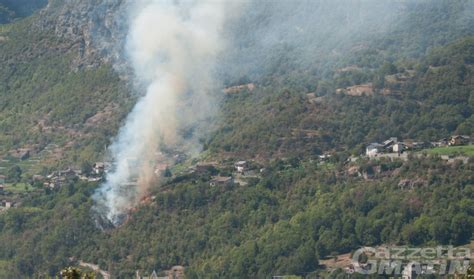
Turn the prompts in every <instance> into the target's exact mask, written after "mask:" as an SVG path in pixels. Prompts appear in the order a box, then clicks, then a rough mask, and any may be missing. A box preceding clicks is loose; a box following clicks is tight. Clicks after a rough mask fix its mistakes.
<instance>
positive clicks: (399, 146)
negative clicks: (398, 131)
mask: <svg viewBox="0 0 474 279" xmlns="http://www.w3.org/2000/svg"><path fill="white" fill-rule="evenodd" d="M470 143H471V139H470V137H469V136H464V135H454V136H451V137H450V138H443V139H441V140H439V141H435V142H417V141H408V140H407V141H399V140H398V138H396V137H391V138H389V139H387V140H386V141H384V142H383V143H378V142H373V143H370V144H369V145H367V147H366V149H365V155H366V156H367V157H377V156H379V155H380V154H383V153H395V154H398V155H400V154H402V153H403V152H405V151H407V150H421V149H425V148H432V147H442V146H459V145H466V144H470Z"/></svg>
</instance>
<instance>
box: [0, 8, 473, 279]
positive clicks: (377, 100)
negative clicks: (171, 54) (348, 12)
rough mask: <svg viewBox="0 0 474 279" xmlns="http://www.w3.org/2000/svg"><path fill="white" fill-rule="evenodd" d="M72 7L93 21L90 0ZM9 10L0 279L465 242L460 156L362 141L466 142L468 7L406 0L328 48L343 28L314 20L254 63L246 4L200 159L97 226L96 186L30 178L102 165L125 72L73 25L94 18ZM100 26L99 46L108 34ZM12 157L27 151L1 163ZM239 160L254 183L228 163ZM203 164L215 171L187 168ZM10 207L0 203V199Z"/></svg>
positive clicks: (465, 174)
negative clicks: (306, 32) (378, 154)
mask: <svg viewBox="0 0 474 279" xmlns="http://www.w3.org/2000/svg"><path fill="white" fill-rule="evenodd" d="M81 1H82V0H81ZM81 1H79V2H80V3H81V4H83V5H81V7H80V9H82V10H81V11H84V14H86V15H89V14H88V12H90V11H92V10H94V9H93V6H94V4H95V2H96V1H85V0H84V1H83V2H81ZM66 2H68V1H66ZM97 2H101V1H97ZM105 2H107V3H106V4H107V5H111V4H110V3H112V2H113V1H105ZM105 2H101V3H105ZM118 2H120V1H118ZM118 2H117V3H118ZM402 2H403V1H402ZM12 3H17V2H15V1H1V0H0V159H2V164H1V165H0V175H6V182H5V183H6V185H7V186H8V187H7V188H6V190H7V191H5V192H8V190H9V189H13V190H10V192H13V194H14V196H15V199H16V200H15V201H16V202H17V204H18V206H16V207H13V208H10V209H8V210H5V211H0V278H30V277H39V278H47V277H49V276H57V275H58V273H59V271H60V270H61V269H63V268H65V267H67V266H78V265H79V263H81V262H82V261H84V262H88V263H94V264H97V265H99V267H100V268H101V269H102V270H106V271H108V272H110V273H111V275H112V278H131V277H133V276H135V274H136V271H137V270H138V271H140V272H141V274H142V275H143V276H148V275H150V274H151V272H152V271H153V270H156V271H158V273H160V274H164V271H166V270H169V269H170V268H171V267H173V266H176V265H180V266H183V267H184V268H185V275H186V278H271V276H274V275H295V276H301V278H316V277H317V276H333V277H334V278H336V276H337V274H336V273H334V274H332V275H328V273H327V270H326V269H325V267H324V266H322V265H320V263H321V260H323V259H327V258H328V257H334V256H336V255H339V254H342V253H350V252H352V251H354V250H355V249H357V248H358V247H361V246H376V245H410V246H413V247H421V246H427V245H430V246H435V245H454V246H459V245H466V244H468V243H470V242H471V241H472V239H473V231H474V226H473V224H474V187H473V185H474V177H473V175H472V173H473V172H474V159H473V157H472V155H470V153H469V151H468V152H465V153H460V152H458V151H456V152H453V153H452V154H450V156H448V158H442V157H441V156H438V155H436V154H437V153H436V152H428V151H426V150H417V151H416V152H412V153H410V154H409V155H407V156H406V157H404V158H400V154H398V158H397V157H395V158H394V159H390V158H376V159H372V158H367V157H366V156H364V155H365V148H366V145H367V144H368V143H371V142H376V141H377V142H382V141H384V140H385V139H387V138H390V137H398V138H399V139H408V140H411V141H414V142H432V141H438V140H440V139H443V138H449V137H450V136H452V135H465V136H470V137H471V139H472V138H473V136H474V116H473V112H474V37H473V36H474V16H473V15H472V14H469V13H467V12H466V11H471V10H472V2H471V1H447V0H446V1H441V0H436V1H406V3H404V4H403V5H402V6H401V7H402V8H400V9H399V10H397V13H395V14H391V15H392V16H391V17H390V23H391V24H390V25H388V26H383V27H384V28H383V31H380V32H376V33H373V34H372V33H371V32H370V34H369V35H364V36H356V35H354V36H349V37H347V38H344V40H341V41H338V40H336V39H337V38H338V37H330V35H328V34H331V32H330V31H334V30H336V29H337V27H338V26H339V25H338V26H335V27H334V30H329V31H328V30H322V31H317V29H318V28H317V27H318V26H315V27H314V30H313V29H310V31H311V32H315V33H314V37H311V40H309V43H308V42H306V43H305V45H304V46H305V48H299V47H297V46H295V45H292V44H291V42H283V43H281V45H277V46H276V47H274V48H272V49H271V50H272V51H271V52H270V51H269V52H265V53H264V54H262V53H263V52H264V51H266V50H269V48H266V47H267V46H266V45H265V46H258V45H257V47H261V49H258V50H259V52H257V49H256V48H257V47H256V48H252V47H255V45H253V43H254V42H253V40H257V39H256V37H257V36H255V34H252V33H251V32H248V34H246V33H245V32H241V31H242V30H251V29H249V28H247V27H248V26H254V25H255V26H259V27H261V28H262V29H261V30H265V24H269V22H270V23H271V19H269V18H263V19H262V18H258V17H257V18H255V17H252V16H255V15H259V12H261V11H260V10H255V11H254V13H250V14H247V15H245V16H247V17H245V16H244V17H243V18H244V20H242V21H243V22H244V23H243V25H242V26H237V27H235V26H234V27H232V28H235V30H237V34H241V35H242V36H248V37H245V40H243V43H242V44H236V45H235V49H234V51H233V52H232V53H229V57H228V58H227V57H226V58H225V59H223V61H224V60H225V63H226V64H225V65H226V66H228V67H232V64H228V63H232V62H235V63H236V66H235V67H234V68H231V69H229V72H226V73H224V74H222V79H223V80H222V83H223V84H224V85H225V87H226V88H221V89H219V91H218V92H214V94H215V95H218V96H219V99H218V112H217V113H216V115H215V116H214V117H213V118H212V119H211V120H210V121H211V122H212V123H211V124H212V125H211V126H212V129H211V132H210V133H208V134H206V135H205V136H204V137H203V138H201V139H200V142H201V143H202V148H203V150H202V152H201V153H200V154H199V155H197V156H195V157H185V159H183V160H180V161H179V162H178V163H177V164H176V165H170V166H168V165H167V166H166V168H164V169H163V170H161V171H162V173H163V175H162V179H160V180H159V181H158V182H156V183H155V185H153V188H152V191H151V193H149V194H148V195H147V196H146V198H145V199H143V200H142V201H141V203H140V205H139V206H137V207H136V208H133V209H132V210H131V212H130V214H129V216H128V217H127V220H126V222H125V223H124V224H123V225H122V226H120V227H117V228H109V227H104V226H103V224H100V222H99V221H98V219H97V218H96V216H95V215H94V214H95V213H94V212H93V211H92V209H91V208H92V207H93V201H92V198H91V196H92V195H93V194H94V191H95V189H97V187H98V186H99V182H97V181H96V180H90V181H89V182H87V181H83V180H79V178H78V177H76V176H75V177H73V178H70V179H69V178H68V179H67V180H66V181H65V182H62V184H61V185H62V186H61V187H49V186H48V185H46V186H45V185H43V184H42V183H39V182H37V181H35V180H34V179H33V176H34V175H40V174H41V175H43V176H46V175H48V174H49V173H51V172H53V171H55V170H59V169H64V168H71V169H74V168H75V169H77V168H79V169H80V168H82V169H84V171H87V172H91V165H92V164H93V163H94V162H96V161H101V160H104V156H105V155H106V154H105V147H106V146H107V145H109V144H110V142H111V139H112V137H113V136H115V135H116V133H117V130H118V129H119V127H120V126H121V125H122V121H123V119H124V117H125V115H126V113H127V112H129V111H130V109H131V107H132V106H133V104H134V102H135V101H136V94H135V93H134V92H133V90H132V88H133V85H132V84H131V83H132V82H131V81H130V79H129V78H130V76H128V75H127V74H124V72H123V69H118V67H117V65H116V64H113V62H114V61H113V59H110V58H109V56H111V55H110V53H111V52H107V51H105V50H103V49H102V51H101V49H100V48H99V46H98V44H96V45H94V44H93V43H92V41H93V39H94V38H95V37H97V36H98V35H97V34H96V33H97V32H92V31H91V30H88V29H87V28H88V26H89V25H94V24H100V22H99V23H97V22H98V19H97V18H99V17H97V14H100V13H99V12H97V11H95V13H93V15H94V20H91V21H90V22H88V24H84V25H85V26H86V27H84V26H82V28H85V29H84V30H82V29H80V28H79V30H76V29H77V28H76V29H74V28H66V27H65V28H64V29H65V31H64V30H62V31H61V30H59V29H58V28H57V26H68V27H69V25H68V24H72V25H73V23H71V22H76V21H77V18H73V20H71V22H70V21H67V20H64V18H66V19H67V16H64V17H63V14H61V13H62V12H63V10H62V9H65V10H67V9H66V8H64V6H62V5H63V4H62V3H61V2H60V1H52V2H51V3H54V4H55V5H53V6H54V7H49V9H43V10H39V11H36V13H33V14H32V15H30V13H32V12H33V10H36V9H37V8H40V7H42V5H43V4H44V3H43V2H42V1H30V2H29V3H30V4H31V5H32V6H29V5H20V3H19V2H18V4H19V6H15V5H13V4H12ZM87 3H89V4H90V3H92V4H90V6H89V5H88V4H87ZM36 4H38V5H36ZM64 5H70V6H68V9H69V8H70V7H73V6H74V1H72V2H68V3H66V4H64ZM117 5H119V4H117ZM267 5H271V4H269V3H267ZM394 5H395V4H394ZM56 6H57V8H56ZM18 7H22V9H23V8H25V9H26V8H27V10H22V9H20V10H18ZM100 7H101V8H103V7H104V6H100ZM397 7H398V6H397ZM267 8H268V7H266V6H265V7H263V8H262V10H265V9H267ZM270 8H271V7H270ZM303 8H304V7H303ZM388 8H391V7H388ZM341 10H344V9H342V8H341ZM323 11H324V10H323ZM367 13H369V12H367ZM58 14H60V15H61V16H57V15H58ZM66 14H68V13H66ZM369 14H370V13H369ZM75 15H77V14H74V16H75ZM48 16H49V17H48ZM70 16H71V15H70ZM57 20H59V21H57ZM61 20H64V21H61ZM278 20H280V19H278ZM324 20H326V18H324V17H322V20H321V22H324ZM331 20H334V19H331ZM374 20H377V19H374ZM388 20H389V19H387V21H388ZM106 21H107V20H106ZM111 21H112V20H111ZM91 22H92V23H91ZM50 24H51V25H50ZM246 24H247V25H246ZM340 24H341V26H342V25H344V24H349V25H350V22H345V21H343V20H341V23H340ZM357 24H359V23H357ZM111 26H113V25H111ZM357 26H359V25H357ZM362 26H364V25H362ZM339 27H340V26H339ZM381 29H382V28H381ZM58 30H59V31H58ZM71 30H73V31H71ZM291 30H293V29H291ZM349 31H351V30H349ZM62 32H65V33H66V35H64V36H61V34H62ZM68 32H70V33H68ZM318 32H320V33H318ZM104 33H105V34H108V35H109V36H110V37H108V38H109V39H110V38H111V37H112V35H110V34H113V30H112V31H111V30H106V31H104ZM290 33H291V32H290ZM291 35H293V34H291ZM344 35H346V33H344ZM254 36H255V37H254ZM320 38H328V39H327V43H318V42H319V40H320ZM88 40H91V42H89V41H88ZM276 41H278V40H276ZM113 42H114V41H113V40H110V41H109V42H108V43H109V44H113ZM104 45H107V44H106V43H104V42H101V45H100V46H104ZM94 47H95V48H94ZM252 50H255V53H257V54H258V55H255V57H256V58H255V59H253V58H254V56H252ZM260 51H261V52H260ZM301 53H310V54H312V55H308V56H304V57H303V56H298V55H299V54H301ZM238 54H241V55H242V54H245V55H249V56H248V57H246V58H245V59H244V58H242V57H238V59H237V58H235V56H236V55H237V56H238ZM112 56H113V55H112ZM104 57H106V58H104ZM277 58H278V59H277ZM261 61H267V62H268V64H265V65H259V64H258V63H259V62H261ZM240 62H241V64H239V63H240ZM239 85H240V87H232V86H239ZM464 147H467V148H471V147H472V145H471V146H460V148H464ZM447 148H450V147H447ZM23 150H28V151H29V154H30V157H31V158H20V157H18V156H17V157H15V156H16V154H18V152H19V151H23ZM51 150H53V151H51ZM470 150H471V149H470ZM433 154H434V155H433ZM461 155H462V156H461ZM240 160H246V161H247V162H249V165H250V166H249V167H248V168H249V169H250V170H249V173H250V174H243V173H240V172H238V171H236V170H235V167H234V163H235V162H237V161H240ZM210 162H211V163H210ZM200 164H201V165H200ZM206 164H211V165H212V167H206V168H204V170H202V168H199V166H202V165H206ZM216 177H218V178H221V177H232V180H233V181H234V182H235V183H229V184H225V185H220V184H218V183H217V182H215V181H216V180H215V179H216ZM239 180H240V181H239ZM242 181H243V182H242ZM216 184H217V185H216ZM19 185H21V187H20V186H19ZM10 198H11V196H7V195H6V194H4V193H0V201H3V199H5V200H7V199H10ZM104 228H105V229H104ZM344 275H345V276H349V275H347V274H344ZM351 276H353V277H354V278H357V275H351ZM337 278H342V277H337Z"/></svg>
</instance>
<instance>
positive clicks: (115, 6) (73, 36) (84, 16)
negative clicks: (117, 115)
mask: <svg viewBox="0 0 474 279" xmlns="http://www.w3.org/2000/svg"><path fill="white" fill-rule="evenodd" d="M126 5H127V4H126V1H124V0H60V1H59V0H56V1H50V2H49V4H48V5H47V6H46V7H45V8H44V9H43V10H41V11H40V13H39V16H38V19H37V21H36V27H37V28H39V29H40V30H41V31H46V32H51V31H52V32H53V33H54V34H55V35H56V36H57V37H58V38H59V39H60V40H61V41H62V44H61V45H60V48H61V49H59V50H60V51H67V52H72V53H73V54H74V56H75V58H74V60H73V63H72V65H71V67H72V69H80V68H83V67H98V66H100V65H101V64H103V63H113V64H114V65H115V66H117V67H119V68H120V67H121V66H123V65H125V64H124V63H123V61H121V60H122V57H123V56H122V55H121V53H122V52H123V46H124V41H125V34H126V32H124V29H125V28H126V27H125V26H126V22H125V20H126V18H127V17H126V16H125V9H126Z"/></svg>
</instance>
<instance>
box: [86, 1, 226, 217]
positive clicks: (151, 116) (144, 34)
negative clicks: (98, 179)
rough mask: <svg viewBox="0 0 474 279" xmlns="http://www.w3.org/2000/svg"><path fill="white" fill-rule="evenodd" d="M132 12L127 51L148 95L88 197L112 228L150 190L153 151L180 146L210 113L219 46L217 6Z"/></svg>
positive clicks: (141, 6) (151, 4) (220, 10)
mask: <svg viewBox="0 0 474 279" xmlns="http://www.w3.org/2000/svg"><path fill="white" fill-rule="evenodd" d="M131 6H132V7H131V9H130V10H131V12H130V13H131V14H130V16H131V20H130V28H129V33H128V37H127V46H126V49H127V54H128V57H129V61H130V63H131V64H132V66H133V69H134V71H135V75H136V76H137V78H138V79H139V83H140V84H144V85H145V87H146V94H145V95H144V96H143V97H142V98H141V99H140V100H139V101H138V102H137V104H136V105H135V107H134V108H133V110H132V112H131V113H130V114H129V116H128V118H127V120H126V123H125V125H124V126H123V127H122V129H121V130H120V132H119V135H118V136H117V138H116V140H115V141H114V143H113V144H112V146H111V147H110V151H111V154H112V157H113V163H114V167H113V168H112V171H111V172H110V173H108V174H107V177H106V182H105V183H104V184H103V185H102V186H101V187H100V188H99V189H98V191H97V192H96V194H95V196H94V199H95V201H96V206H95V209H96V211H97V212H98V213H99V214H100V215H102V216H103V217H105V218H106V219H108V220H109V221H110V222H111V223H112V224H114V225H119V224H120V223H121V222H122V221H123V217H124V215H125V214H126V212H127V211H128V210H129V209H130V208H132V207H133V206H135V205H136V204H137V202H138V201H139V200H140V199H141V198H143V196H144V195H146V193H147V191H148V190H149V186H150V184H151V183H152V181H153V179H154V176H155V175H154V172H153V169H154V163H155V160H156V152H157V151H158V150H159V148H160V147H161V146H168V145H176V144H177V143H179V142H180V141H181V140H182V138H181V137H180V136H179V133H178V131H179V130H180V129H183V128H186V127H187V126H190V125H191V124H192V123H196V122H197V121H198V120H199V119H202V118H203V117H205V116H206V114H207V113H208V112H209V110H210V103H211V102H210V99H209V97H208V96H209V92H211V91H212V90H213V89H215V82H213V79H212V71H213V66H214V61H215V59H216V56H217V54H218V53H219V52H220V51H221V50H222V49H223V47H224V43H223V40H222V39H221V32H222V28H223V24H224V19H225V17H226V14H225V8H226V7H225V3H224V2H222V1H190V0H189V1H188V0H186V1H163V0H161V1H135V2H132V4H131ZM227 6H228V5H227Z"/></svg>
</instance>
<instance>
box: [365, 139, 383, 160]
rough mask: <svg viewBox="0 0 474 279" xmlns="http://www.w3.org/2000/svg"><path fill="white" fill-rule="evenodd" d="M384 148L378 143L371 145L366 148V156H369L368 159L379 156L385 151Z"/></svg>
mask: <svg viewBox="0 0 474 279" xmlns="http://www.w3.org/2000/svg"><path fill="white" fill-rule="evenodd" d="M383 147H384V146H383V144H380V143H376V142H374V143H371V144H369V145H368V146H367V147H366V149H365V155H367V156H368V157H375V156H377V154H379V152H381V151H382V150H383Z"/></svg>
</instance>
